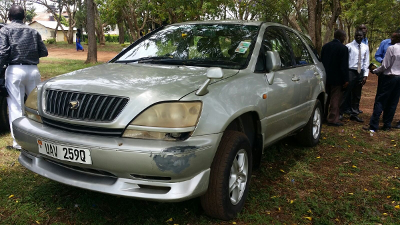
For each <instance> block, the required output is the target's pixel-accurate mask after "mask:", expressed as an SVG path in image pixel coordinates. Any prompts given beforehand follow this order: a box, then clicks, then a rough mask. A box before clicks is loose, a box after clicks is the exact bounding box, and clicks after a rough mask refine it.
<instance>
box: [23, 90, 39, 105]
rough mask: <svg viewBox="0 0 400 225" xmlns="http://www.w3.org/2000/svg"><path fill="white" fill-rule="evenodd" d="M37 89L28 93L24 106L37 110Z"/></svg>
mask: <svg viewBox="0 0 400 225" xmlns="http://www.w3.org/2000/svg"><path fill="white" fill-rule="evenodd" d="M37 99H38V89H37V88H35V89H33V91H32V92H31V93H30V94H29V95H28V98H27V99H26V101H25V106H26V107H28V108H31V109H34V110H38V106H37V104H38V102H37Z"/></svg>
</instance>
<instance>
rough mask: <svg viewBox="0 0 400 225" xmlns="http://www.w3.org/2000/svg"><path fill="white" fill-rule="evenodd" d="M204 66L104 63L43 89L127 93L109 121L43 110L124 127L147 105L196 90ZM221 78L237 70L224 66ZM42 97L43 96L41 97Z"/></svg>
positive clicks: (122, 95)
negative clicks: (123, 101)
mask: <svg viewBox="0 0 400 225" xmlns="http://www.w3.org/2000/svg"><path fill="white" fill-rule="evenodd" d="M207 69H208V68H206V67H190V66H162V65H152V64H117V63H107V64H102V65H99V66H94V67H90V68H86V69H82V70H77V71H74V72H72V73H67V74H64V75H61V76H58V77H55V78H53V79H51V80H49V81H47V82H46V83H45V84H44V86H43V87H42V88H43V89H42V90H44V91H45V90H46V89H53V90H66V91H73V92H83V93H92V94H101V95H112V96H120V97H128V98H129V101H128V103H127V105H126V106H125V108H124V110H123V111H122V112H121V113H120V114H119V116H118V117H117V118H116V119H115V120H114V121H113V122H112V123H111V124H108V123H102V122H88V121H84V120H79V121H78V120H71V119H68V118H64V117H56V116H53V115H50V114H46V117H47V118H50V119H54V120H58V121H61V122H67V123H71V122H72V123H74V124H77V125H87V126H97V127H107V128H124V127H126V125H127V124H128V123H129V122H130V121H131V120H132V119H133V118H134V117H135V116H136V115H138V114H139V113H140V112H142V111H143V110H144V109H146V108H147V107H149V106H151V105H153V104H155V103H158V102H163V101H177V100H179V99H181V98H182V97H184V96H185V95H187V94H189V93H191V92H193V91H195V90H197V89H199V88H200V86H201V85H202V84H203V83H204V82H205V81H206V80H207V75H206V74H207ZM223 72H224V78H226V77H229V76H232V75H235V74H237V73H238V70H223ZM42 101H43V98H42Z"/></svg>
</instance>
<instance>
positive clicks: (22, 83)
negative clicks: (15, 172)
mask: <svg viewBox="0 0 400 225" xmlns="http://www.w3.org/2000/svg"><path fill="white" fill-rule="evenodd" d="M39 82H40V73H39V69H38V67H37V66H36V65H10V66H8V67H7V70H6V88H7V91H8V95H9V97H7V104H8V118H9V121H10V130H11V136H12V138H13V147H14V148H17V149H21V146H19V145H18V144H17V142H16V141H15V138H14V131H13V128H12V122H13V121H14V120H15V119H18V118H19V117H22V116H23V113H24V98H25V95H29V94H30V93H31V91H32V90H33V89H34V88H35V87H36V86H37V85H38V84H39Z"/></svg>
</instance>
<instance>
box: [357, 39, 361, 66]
mask: <svg viewBox="0 0 400 225" xmlns="http://www.w3.org/2000/svg"><path fill="white" fill-rule="evenodd" d="M357 72H358V73H361V45H358V62H357Z"/></svg>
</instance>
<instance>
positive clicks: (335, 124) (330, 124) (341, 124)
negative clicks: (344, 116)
mask: <svg viewBox="0 0 400 225" xmlns="http://www.w3.org/2000/svg"><path fill="white" fill-rule="evenodd" d="M328 126H332V127H340V126H343V123H328Z"/></svg>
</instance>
